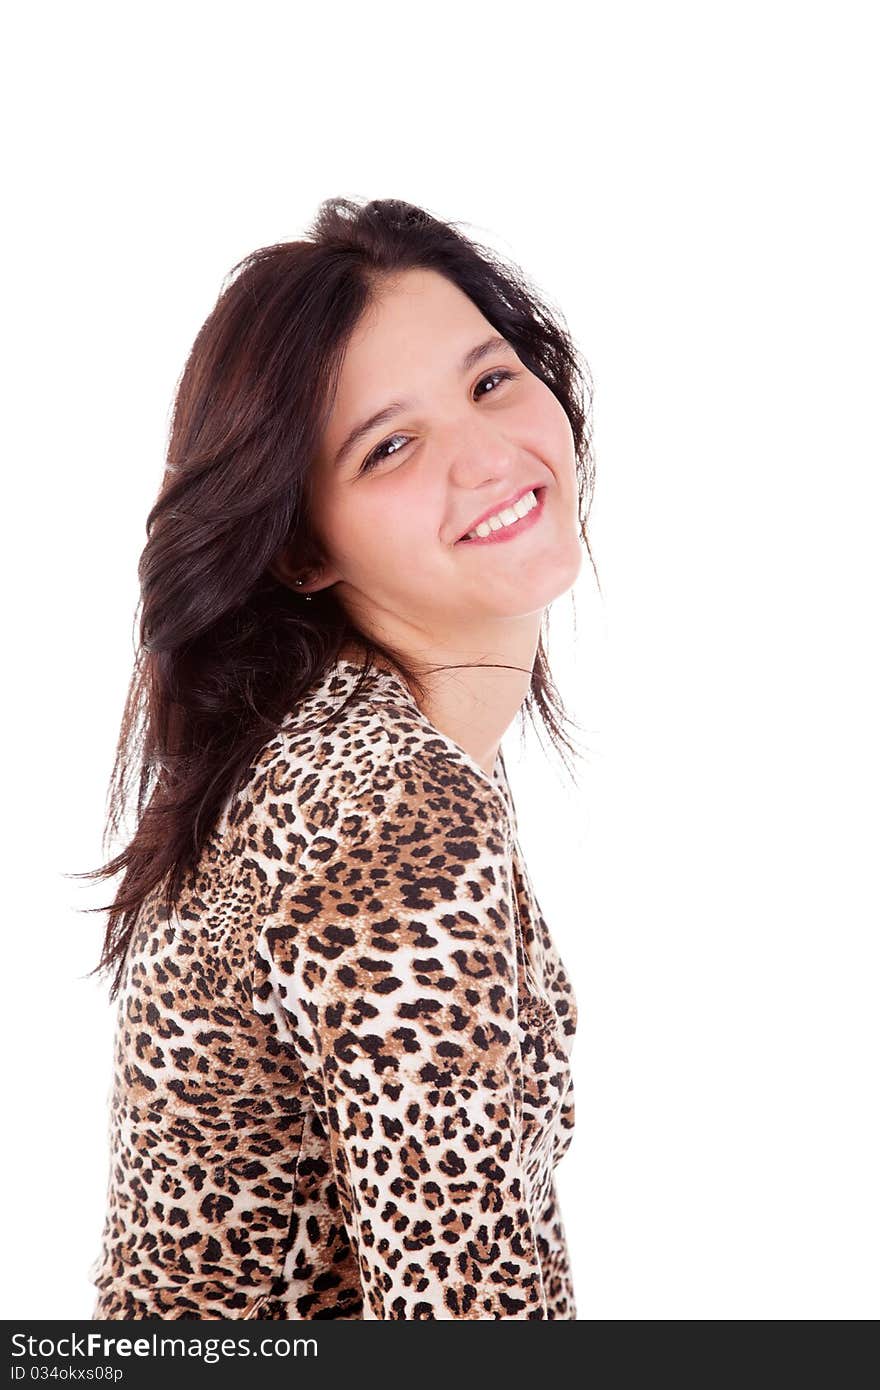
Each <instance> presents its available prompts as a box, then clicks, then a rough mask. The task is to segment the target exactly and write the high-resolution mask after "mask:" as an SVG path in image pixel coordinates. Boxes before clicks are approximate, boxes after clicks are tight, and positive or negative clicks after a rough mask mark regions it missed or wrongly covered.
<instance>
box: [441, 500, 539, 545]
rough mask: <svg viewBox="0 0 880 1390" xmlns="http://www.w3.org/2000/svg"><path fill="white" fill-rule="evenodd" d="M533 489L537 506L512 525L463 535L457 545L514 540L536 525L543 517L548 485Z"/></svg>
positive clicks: (490, 543)
mask: <svg viewBox="0 0 880 1390" xmlns="http://www.w3.org/2000/svg"><path fill="white" fill-rule="evenodd" d="M532 491H533V492H534V494H535V500H536V502H537V506H534V507H532V510H531V511H530V512H526V514H525V516H521V517H520V519H519V521H514V522H512V523H511V525H510V526H499V528H498V530H497V531H490V532H489V535H488V536H473V537H471V538H468V537H467V536H462V538H461V540H459V541H456V542H455V544H456V545H499V544H501V542H502V541H512V540H513V539H514V538H515V537H516V536H521V535H523V534H524V532H526V531H528V530H529V528H530V527H531V526H534V525H535V524H536V523H537V522H538V521H539V520H540V518H541V516H542V514H543V511H544V494H545V493H546V491H547V489H546V487H536V488H533V489H532Z"/></svg>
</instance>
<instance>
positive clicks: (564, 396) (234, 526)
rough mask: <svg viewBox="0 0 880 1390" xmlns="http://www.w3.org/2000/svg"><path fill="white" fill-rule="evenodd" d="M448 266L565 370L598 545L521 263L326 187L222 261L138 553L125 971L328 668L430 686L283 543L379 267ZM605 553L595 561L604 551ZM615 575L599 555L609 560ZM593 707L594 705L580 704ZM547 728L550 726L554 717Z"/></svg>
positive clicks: (415, 216)
mask: <svg viewBox="0 0 880 1390" xmlns="http://www.w3.org/2000/svg"><path fill="white" fill-rule="evenodd" d="M413 268H424V269H431V270H434V271H437V272H439V273H440V274H441V275H444V276H446V277H447V279H449V280H450V281H451V282H452V283H453V284H455V285H457V286H458V288H459V289H460V290H461V291H463V293H464V294H466V295H467V296H468V297H469V298H470V299H471V300H472V301H473V303H474V304H475V305H476V306H477V308H478V309H479V310H480V312H481V313H482V314H483V316H484V317H485V318H486V319H487V320H488V322H489V323H491V324H492V325H493V327H494V328H495V329H496V330H497V331H498V332H499V333H501V334H502V335H503V336H504V337H505V338H507V339H508V341H509V342H510V343H512V345H513V347H514V348H515V350H516V352H517V354H518V355H519V357H520V359H521V360H522V361H523V363H524V364H525V365H526V366H527V367H528V369H529V370H530V371H532V372H533V373H534V374H535V375H536V376H537V377H539V378H540V379H541V380H542V381H543V382H544V383H545V384H546V385H547V386H548V387H549V388H550V390H552V391H553V393H554V394H555V396H556V397H557V399H558V400H559V402H560V403H561V405H562V406H563V408H564V409H565V412H566V414H567V416H568V419H569V422H570V424H571V429H572V434H573V438H574V444H575V453H576V458H577V473H578V496H579V528H580V533H581V537H582V539H583V541H584V543H585V545H586V547H587V553H588V554H589V555H590V560H591V563H593V561H592V554H591V553H590V548H589V541H588V538H587V518H588V514H589V510H590V505H591V502H592V495H593V483H594V462H593V454H592V449H591V429H590V421H591V415H592V380H591V376H590V372H589V368H588V366H587V364H586V363H585V362H584V361H583V360H582V359H581V358H580V357H579V355H578V353H577V352H576V350H575V348H574V346H573V344H572V341H571V338H570V336H569V334H568V331H567V329H566V327H565V326H564V323H563V321H562V319H561V316H560V315H559V314H558V313H556V314H554V312H553V311H551V309H550V308H549V307H548V306H547V305H546V304H545V303H544V302H543V301H542V300H541V299H540V297H539V296H538V294H537V293H536V292H535V290H534V289H533V288H532V287H531V286H530V285H529V284H528V283H527V281H526V278H525V276H524V274H523V273H522V271H521V270H520V269H519V268H518V267H516V266H515V265H512V264H508V263H504V262H503V261H502V260H501V258H500V257H499V256H498V255H497V254H496V253H495V252H494V251H492V250H490V249H488V248H486V247H484V246H481V245H479V244H478V243H476V242H474V241H473V240H471V239H469V238H468V237H467V236H465V235H464V234H463V233H462V232H461V231H460V230H459V224H456V223H449V222H444V221H440V220H439V219H437V218H436V217H434V216H432V215H431V214H430V213H428V212H426V211H425V210H424V209H422V208H420V207H415V206H413V205H412V204H410V203H406V202H403V201H401V200H399V199H396V198H387V199H378V200H374V201H371V202H367V203H361V202H359V201H356V200H354V199H350V198H341V197H340V198H330V199H327V200H326V201H325V202H323V203H322V204H321V205H320V207H319V209H318V212H317V214H316V216H315V218H314V221H313V223H312V226H311V227H310V228H309V231H308V234H307V236H306V238H305V239H304V240H301V241H288V242H280V243H278V244H277V245H273V246H266V247H262V248H261V249H259V250H256V251H253V252H252V253H251V254H250V255H248V256H245V257H244V259H243V260H241V261H240V262H239V263H238V264H237V265H236V266H234V267H233V269H232V271H231V272H230V273H229V275H228V276H227V277H226V280H225V282H224V284H223V286H222V288H221V293H220V295H219V298H218V300H217V303H216V305H215V306H214V308H213V309H212V311H211V313H210V314H209V315H208V318H207V319H206V320H205V323H204V324H203V325H202V327H201V329H200V330H199V333H198V335H197V337H196V339H195V342H194V343H193V346H192V349H191V351H190V353H189V356H188V358H187V361H186V364H185V367H184V370H183V373H182V375H181V377H180V379H179V381H178V383H177V388H176V392H175V398H174V409H173V414H172V424H171V431H170V437H169V442H168V451H167V462H166V468H165V474H164V477H163V480H162V484H161V487H160V490H159V495H158V498H157V500H156V502H155V504H154V506H153V507H152V510H151V511H150V513H149V516H148V517H147V524H146V529H147V542H146V545H145V546H144V549H143V552H142V554H141V557H140V562H139V566H138V575H139V579H140V602H139V605H138V606H139V608H140V611H141V617H140V640H139V645H138V648H137V652H136V657H135V664H134V671H133V674H132V677H131V682H130V685H129V689H128V695H127V698H126V702H125V708H124V713H123V718H122V725H121V729H120V733H119V739H118V744H117V749H116V758H115V762H114V766H113V771H112V774H111V778H110V786H109V791H108V812H107V824H106V828H105V833H104V842H103V848H104V851H105V853H106V852H108V846H109V844H110V842H111V840H112V838H113V837H115V836H116V835H117V833H118V830H119V827H120V824H121V822H122V819H123V816H124V814H125V808H126V804H127V802H128V799H129V795H130V791H131V784H132V781H133V779H134V780H136V783H137V817H136V830H135V833H134V835H133V837H132V839H131V841H130V842H129V843H128V844H127V845H126V847H125V848H124V849H123V850H122V851H121V853H119V854H117V855H116V856H115V857H113V858H111V859H109V860H108V862H107V863H106V864H104V865H103V866H102V867H101V868H99V869H95V870H91V871H89V872H88V873H84V874H74V875H70V877H75V878H92V879H109V878H112V877H114V876H115V875H116V874H118V873H120V872H124V877H123V879H122V882H121V885H120V887H119V891H118V893H117V896H116V898H115V900H114V902H113V903H112V904H108V905H104V906H103V907H97V908H89V909H85V910H86V911H90V912H109V919H108V923H107V929H106V934H105V938H104V944H103V950H102V953H101V959H100V960H99V962H98V964H97V965H96V966H95V968H94V970H93V971H91V972H90V973H91V974H95V973H96V972H100V971H109V970H111V969H112V968H113V967H114V966H115V975H114V979H113V983H112V986H111V991H110V998H111V999H113V998H115V997H116V994H117V993H118V990H119V987H120V983H121V980H122V974H123V969H124V964H125V954H126V950H127V947H128V942H129V939H130V937H131V934H132V931H133V930H134V925H135V919H136V917H137V914H138V910H139V908H140V906H141V904H142V902H143V901H144V899H145V897H146V896H147V894H148V893H149V892H151V891H152V890H153V889H154V888H155V887H156V886H157V885H158V884H159V883H160V882H161V881H162V880H163V879H167V887H166V893H165V900H166V908H167V911H168V912H169V914H170V912H171V910H172V905H173V903H174V901H175V900H176V898H177V896H178V894H179V892H180V889H181V887H182V886H183V883H184V881H185V879H186V877H187V875H188V874H189V872H190V871H191V870H192V869H193V868H194V866H195V864H196V862H197V860H198V857H199V855H200V852H201V850H202V848H203V846H204V843H205V841H206V839H207V838H208V836H209V835H210V832H211V830H212V828H213V827H214V826H215V824H216V822H217V820H218V818H219V816H220V814H221V811H222V809H223V807H224V804H225V802H226V800H227V798H228V797H230V796H231V795H233V794H234V792H235V791H236V789H237V788H238V787H239V786H241V784H242V779H243V778H244V777H245V774H246V772H247V769H248V767H249V765H250V764H251V762H252V761H253V759H254V758H255V757H256V756H257V754H258V753H259V751H260V749H261V747H262V746H263V745H264V744H265V743H266V741H267V740H268V739H270V738H271V737H272V736H273V735H274V734H275V733H276V732H277V731H278V728H279V726H280V724H281V723H282V721H283V720H284V718H285V717H286V716H287V715H288V714H289V713H290V711H291V710H292V709H294V708H295V707H296V705H297V703H298V701H299V700H300V699H301V697H302V696H303V695H304V693H305V692H306V691H307V690H308V689H309V688H310V687H311V686H312V684H313V683H314V682H315V681H316V680H317V679H319V678H320V677H321V675H322V674H323V673H324V671H325V670H327V669H328V667H329V666H330V665H331V664H332V663H333V662H334V661H335V660H336V658H337V656H338V655H339V653H340V652H341V651H342V649H343V648H344V647H345V648H347V649H350V648H351V646H352V644H354V646H355V647H356V649H357V650H358V651H360V652H362V653H363V657H364V663H363V669H362V676H361V678H360V679H359V681H358V685H357V689H356V690H355V691H354V692H353V693H354V694H357V691H358V690H359V689H360V688H361V685H362V684H363V682H364V681H365V680H366V679H367V677H368V675H369V671H370V670H371V667H372V662H373V659H374V657H375V656H380V657H384V659H385V660H386V661H387V662H389V663H390V664H391V665H393V666H394V667H395V668H396V669H397V671H398V672H399V673H400V674H401V675H402V676H403V678H404V680H405V681H406V682H407V683H408V684H409V686H410V688H411V689H412V690H413V691H414V693H415V695H416V698H417V699H418V700H419V702H420V703H421V701H422V700H423V698H424V693H425V692H424V686H423V685H422V683H421V681H420V678H419V673H418V672H417V671H416V670H414V669H413V668H412V667H411V666H410V665H409V664H408V663H407V661H406V660H405V658H404V656H403V654H402V653H401V652H399V651H397V650H394V649H392V648H391V647H386V646H384V645H382V644H380V643H378V642H376V641H375V640H374V639H372V638H371V637H369V636H367V634H365V633H364V632H363V631H361V629H360V628H359V627H358V625H357V624H356V623H355V622H354V621H353V620H352V618H350V617H349V614H348V613H347V612H346V611H344V608H343V606H342V604H341V603H340V601H339V600H338V598H337V597H336V596H335V594H334V586H332V585H331V586H329V587H327V588H325V589H322V590H319V591H317V592H316V593H314V594H313V596H312V601H311V602H309V603H306V602H304V601H303V599H302V598H301V597H300V596H299V595H298V593H297V591H296V590H295V589H294V588H291V587H290V586H289V585H288V584H286V583H284V582H283V581H282V580H281V579H279V578H276V577H274V574H273V567H274V562H275V561H276V559H277V558H278V557H279V555H280V554H281V553H282V552H286V553H287V554H288V555H289V556H295V557H296V559H297V562H298V563H300V564H301V567H302V568H303V569H306V568H309V567H310V566H313V565H315V564H316V563H318V564H320V563H321V562H322V561H323V560H324V559H325V558H326V557H325V556H324V555H323V554H322V550H321V546H320V543H319V542H318V540H317V538H316V536H315V535H314V534H313V531H312V529H311V527H310V521H309V478H310V461H311V459H312V458H313V456H314V455H315V452H316V450H317V448H318V447H319V443H320V440H321V439H322V436H323V431H324V428H325V425H326V423H327V420H328V419H329V414H330V411H331V409H332V404H333V397H334V393H335V387H336V383H337V381H338V374H339V370H340V367H341V363H342V357H343V354H344V351H345V347H346V344H347V341H348V339H349V336H350V334H351V333H352V331H353V329H354V328H355V326H356V325H357V323H358V321H359V320H360V318H361V316H362V315H363V313H364V311H365V310H366V309H367V308H368V307H369V305H370V303H371V296H372V294H373V292H374V288H375V287H377V286H378V285H379V284H380V283H381V282H382V281H383V280H384V279H386V278H387V277H389V276H393V275H395V274H396V273H398V272H401V271H404V270H408V269H413ZM593 571H594V574H595V572H596V567H595V564H594V563H593ZM597 578H598V577H597ZM548 611H549V610H545V614H544V621H542V625H541V636H540V640H539V643H538V648H537V654H536V660H535V664H534V668H533V671H532V676H531V685H530V689H529V692H528V694H527V696H526V699H525V701H524V702H523V705H522V706H521V709H520V715H521V718H522V719H523V723H524V720H525V717H526V715H528V717H529V718H530V719H531V720H532V722H533V724H535V725H536V727H537V721H536V714H537V716H538V717H539V718H540V720H541V722H542V723H543V725H544V727H545V729H546V730H547V731H548V732H549V735H550V739H551V742H552V744H553V745H554V747H555V749H556V751H557V752H558V753H559V755H560V757H561V758H562V760H563V762H564V763H565V764H566V767H567V768H568V770H569V773H571V768H570V766H569V764H568V761H567V758H566V751H565V750H567V751H568V752H570V753H571V752H574V753H577V752H578V751H579V750H577V749H576V747H575V743H574V742H573V740H572V738H571V736H570V734H569V732H568V731H567V727H568V728H571V727H573V726H575V724H576V721H574V720H573V719H572V717H571V716H570V715H569V714H568V713H567V712H566V710H565V708H564V705H563V702H562V699H561V697H560V695H559V692H558V690H557V688H556V686H555V684H554V681H553V678H552V676H551V673H550V668H549V665H548V661H547V651H546V620H547V616H548ZM578 727H579V726H578ZM538 733H539V736H540V731H539V730H538Z"/></svg>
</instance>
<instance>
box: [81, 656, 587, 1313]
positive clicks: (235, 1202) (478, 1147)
mask: <svg viewBox="0 0 880 1390" xmlns="http://www.w3.org/2000/svg"><path fill="white" fill-rule="evenodd" d="M358 672H359V667H356V666H355V665H354V664H352V663H350V662H349V661H347V660H345V659H342V658H340V659H339V660H338V661H337V662H336V663H334V664H333V665H332V666H331V667H330V668H329V669H328V671H327V672H326V673H325V674H324V676H323V677H322V678H320V680H318V681H317V682H316V683H315V685H314V686H313V687H312V690H311V691H310V692H309V694H308V695H307V697H306V699H305V700H304V701H302V702H301V703H300V704H299V706H298V707H297V711H296V714H295V715H291V716H289V717H288V719H287V720H286V721H285V722H284V723H283V724H282V725H281V727H280V730H279V732H278V734H277V736H276V737H275V738H273V739H272V740H271V741H270V742H268V743H267V744H266V746H265V747H264V749H263V750H262V752H261V754H260V755H259V757H258V758H257V759H256V760H255V763H254V765H253V766H252V767H251V769H250V773H249V777H248V779H247V784H246V786H245V787H244V789H243V790H240V791H239V792H238V793H237V794H236V795H235V796H234V797H231V798H230V800H229V802H228V803H227V806H226V808H225V810H224V813H223V816H222V817H221V819H220V821H219V823H218V825H217V827H216V828H215V830H214V832H213V833H212V835H211V837H210V838H209V840H208V842H207V844H206V846H205V848H204V850H203V852H202V855H201V857H200V860H199V863H198V865H197V867H196V869H195V870H194V871H193V872H192V873H191V875H190V877H189V880H188V882H187V885H186V886H185V890H184V891H183V892H182V894H181V895H179V897H178V900H177V902H176V903H175V911H174V913H173V915H172V917H171V918H169V917H168V916H167V915H166V914H165V912H164V909H163V908H162V906H161V904H160V898H161V894H160V892H159V890H158V889H157V890H156V891H155V892H154V893H153V894H151V895H150V896H149V897H148V898H147V899H146V900H145V902H144V904H143V906H142V909H141V912H140V913H139V916H138V920H137V923H136V926H135V931H134V933H133V936H132V939H131V943H130V946H129V952H128V956H127V958H126V965H125V975H124V979H123V984H122V988H121V990H120V994H119V996H118V1011H117V1015H116V1025H115V1027H116V1031H115V1041H114V1056H113V1061H114V1066H113V1073H112V1087H111V1090H110V1093H109V1098H108V1109H109V1150H110V1159H109V1182H108V1190H107V1208H106V1218H105V1221H104V1228H103V1232H102V1236H101V1241H100V1252H99V1254H98V1256H97V1258H96V1259H95V1260H94V1262H93V1263H92V1265H91V1266H90V1267H89V1277H90V1279H91V1281H92V1283H93V1285H94V1286H95V1287H96V1288H97V1290H98V1297H97V1303H96V1304H95V1307H94V1311H93V1313H92V1317H93V1318H96V1319H101V1318H147V1317H159V1318H196V1319H210V1318H218V1319H219V1318H227V1319H228V1318H261V1319H271V1318H278V1319H287V1320H299V1319H306V1318H349V1319H355V1318H356V1319H369V1320H377V1319H385V1318H390V1319H410V1318H412V1319H415V1318H424V1319H435V1318H444V1319H451V1318H486V1319H498V1318H566V1319H573V1318H575V1317H576V1311H575V1300H574V1293H573V1288H572V1280H571V1271H570V1265H569V1258H568V1250H567V1247H566V1239H565V1232H564V1228H563V1223H562V1218H561V1215H560V1211H559V1207H558V1202H557V1194H556V1187H555V1182H554V1168H555V1165H556V1164H557V1163H558V1161H559V1159H560V1158H561V1157H562V1155H563V1154H564V1153H565V1152H566V1150H567V1148H568V1147H569V1145H570V1143H571V1138H572V1132H573V1125H574V1103H573V1098H572V1082H571V1074H570V1057H571V1050H572V1044H573V1039H574V1033H575V1026H576V1020H577V1010H576V1003H575V998H574V994H573V991H572V987H571V984H570V982H569V980H568V977H567V975H566V973H565V970H564V968H563V965H562V962H561V960H560V958H559V955H558V954H557V951H556V948H555V946H554V944H553V941H552V939H551V937H550V933H549V931H548V929H547V924H546V922H545V921H544V918H543V916H542V915H541V911H540V908H539V906H538V903H537V900H536V898H535V894H534V890H533V888H532V885H531V882H530V880H529V876H528V873H527V872H526V869H525V866H524V863H523V858H522V854H521V851H520V847H519V844H518V839H517V825H516V813H515V809H514V805H513V801H512V798H511V794H510V787H509V783H508V781H507V777H506V773H505V771H504V765H503V758H502V757H501V755H500V754H499V758H498V760H497V762H496V764H495V769H494V771H493V774H492V775H491V776H489V775H488V774H487V773H486V772H485V771H484V770H483V769H482V768H481V767H480V766H479V764H478V763H477V762H476V761H475V760H474V759H472V758H471V757H470V755H469V754H468V753H466V752H465V750H464V749H462V748H461V747H459V745H458V744H456V743H454V742H453V741H452V740H451V739H449V738H448V737H446V735H444V734H442V733H440V731H439V730H438V729H436V728H435V727H434V726H433V725H432V724H431V723H429V722H428V720H427V719H426V718H425V717H424V716H423V715H422V713H421V712H420V710H419V708H418V706H417V705H416V703H415V700H414V698H413V696H412V695H411V694H410V692H409V690H408V688H407V687H406V686H405V685H404V683H403V682H402V680H401V679H400V678H399V677H398V676H397V675H396V674H394V673H391V672H389V671H386V670H376V671H374V672H373V673H372V675H371V676H370V681H371V686H370V689H369V692H368V693H365V694H360V695H356V697H355V698H354V700H353V701H352V702H351V703H350V704H349V705H348V706H347V707H346V709H345V710H344V711H343V712H342V715H341V717H340V719H339V720H338V722H336V723H334V724H332V725H326V724H325V726H324V727H322V721H326V718H327V716H328V714H330V713H332V712H333V711H334V710H338V709H339V705H340V701H341V699H342V698H343V697H346V696H348V695H350V694H351V693H352V686H353V684H354V681H355V677H356V676H357V674H358Z"/></svg>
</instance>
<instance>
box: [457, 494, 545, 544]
mask: <svg viewBox="0 0 880 1390" xmlns="http://www.w3.org/2000/svg"><path fill="white" fill-rule="evenodd" d="M537 505H538V499H537V497H536V496H535V494H534V492H527V493H525V494H524V496H522V497H521V498H520V499H519V501H518V502H517V503H516V504H515V506H513V507H505V509H504V511H503V512H496V513H495V515H494V516H490V517H487V518H486V520H485V521H481V522H480V524H479V526H477V527H475V528H474V530H473V531H468V533H467V535H466V536H465V537H464V539H465V540H466V541H469V540H473V539H474V537H475V536H489V535H491V534H492V532H493V531H500V530H501V528H502V527H503V526H512V525H513V523H514V522H515V521H519V519H520V517H523V516H526V514H527V513H528V512H530V511H531V510H532V508H533V507H537Z"/></svg>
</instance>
